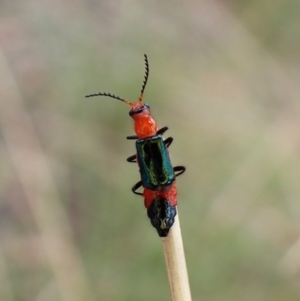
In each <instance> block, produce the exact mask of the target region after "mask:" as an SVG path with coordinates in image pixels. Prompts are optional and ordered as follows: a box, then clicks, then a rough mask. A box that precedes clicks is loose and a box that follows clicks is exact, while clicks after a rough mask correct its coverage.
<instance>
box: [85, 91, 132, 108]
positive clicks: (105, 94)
mask: <svg viewBox="0 0 300 301" xmlns="http://www.w3.org/2000/svg"><path fill="white" fill-rule="evenodd" d="M94 96H108V97H111V98H114V99H118V100H121V101H123V102H125V103H126V104H128V105H130V106H132V103H131V102H129V101H127V100H125V99H124V98H121V97H119V96H116V95H114V94H111V93H106V92H103V93H102V92H99V93H94V94H89V95H86V96H85V97H87V98H88V97H94Z"/></svg>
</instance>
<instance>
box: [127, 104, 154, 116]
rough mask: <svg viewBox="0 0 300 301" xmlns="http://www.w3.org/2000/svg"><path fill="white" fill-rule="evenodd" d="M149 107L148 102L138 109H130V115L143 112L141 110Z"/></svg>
mask: <svg viewBox="0 0 300 301" xmlns="http://www.w3.org/2000/svg"><path fill="white" fill-rule="evenodd" d="M149 109H150V106H149V105H147V104H144V105H143V106H141V107H139V108H138V109H134V110H130V111H129V116H133V115H135V114H138V113H141V112H143V111H145V110H149Z"/></svg>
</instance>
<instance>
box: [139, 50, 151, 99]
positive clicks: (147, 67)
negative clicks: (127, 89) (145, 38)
mask: <svg viewBox="0 0 300 301" xmlns="http://www.w3.org/2000/svg"><path fill="white" fill-rule="evenodd" d="M144 59H145V76H144V80H143V86H142V90H141V95H140V98H139V102H142V100H143V95H144V91H145V88H146V85H147V81H148V76H149V63H148V58H147V55H146V54H144Z"/></svg>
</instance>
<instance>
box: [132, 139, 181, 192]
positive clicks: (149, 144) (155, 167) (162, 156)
mask: <svg viewBox="0 0 300 301" xmlns="http://www.w3.org/2000/svg"><path fill="white" fill-rule="evenodd" d="M136 151H137V160H138V163H139V167H140V174H141V179H142V183H143V186H144V187H146V188H149V189H151V190H158V189H159V187H161V186H168V185H170V184H171V183H172V182H173V181H174V180H175V173H174V170H173V167H172V164H171V161H170V157H169V153H168V150H167V147H166V145H165V144H164V140H163V136H162V135H156V136H153V137H150V138H146V139H138V140H137V141H136Z"/></svg>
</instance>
